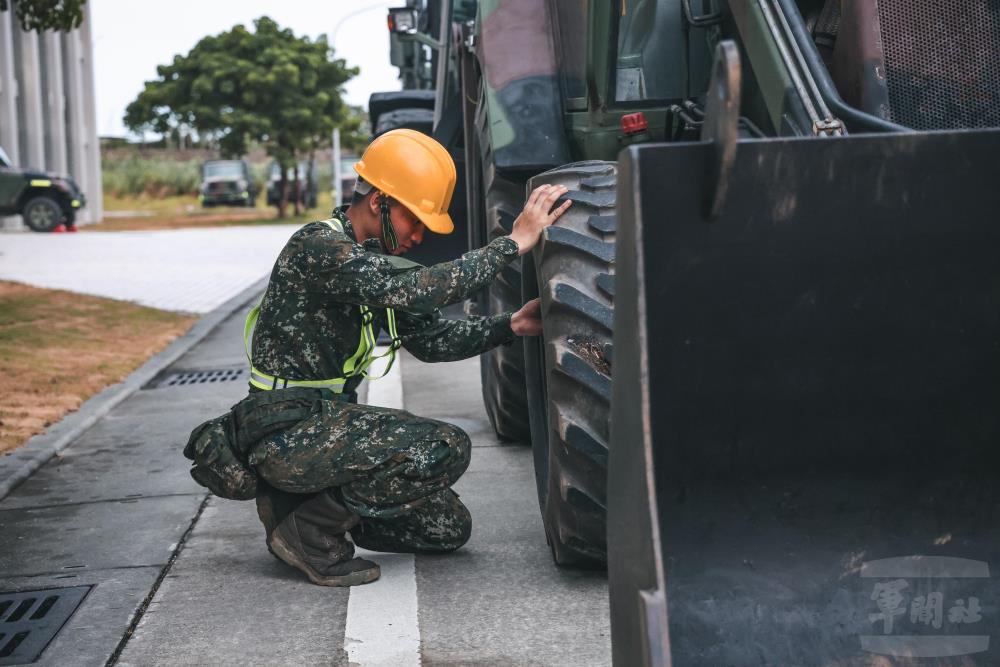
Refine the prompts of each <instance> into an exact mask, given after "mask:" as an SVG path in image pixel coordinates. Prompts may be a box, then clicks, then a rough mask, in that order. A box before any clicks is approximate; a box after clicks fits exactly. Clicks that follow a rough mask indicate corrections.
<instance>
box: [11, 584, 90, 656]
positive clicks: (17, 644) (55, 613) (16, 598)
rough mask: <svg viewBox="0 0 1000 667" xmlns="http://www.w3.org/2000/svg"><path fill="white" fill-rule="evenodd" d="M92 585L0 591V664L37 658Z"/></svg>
mask: <svg viewBox="0 0 1000 667" xmlns="http://www.w3.org/2000/svg"><path fill="white" fill-rule="evenodd" d="M91 588H92V587H91V586H72V587H69V588H46V589H41V590H35V591H17V592H12V593H0V665H23V664H27V663H32V662H35V661H36V660H38V657H39V656H40V655H41V654H42V651H44V650H45V647H46V646H48V645H49V643H51V642H52V640H53V639H54V638H55V636H56V635H57V634H59V631H60V630H62V627H63V625H65V624H66V621H68V620H69V617H70V616H72V615H73V613H74V612H75V611H76V610H77V608H78V607H79V606H80V603H81V602H83V598H85V597H87V593H89V592H90V589H91Z"/></svg>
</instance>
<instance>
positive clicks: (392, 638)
mask: <svg viewBox="0 0 1000 667" xmlns="http://www.w3.org/2000/svg"><path fill="white" fill-rule="evenodd" d="M384 352H385V348H384V347H380V348H377V349H376V351H375V353H376V354H382V353H384ZM377 363H378V362H377ZM379 368H382V366H381V365H379ZM379 372H381V371H380V370H378V369H375V374H378V373H379ZM368 404H369V405H378V406H381V407H384V408H395V409H397V410H402V409H403V376H402V360H401V359H397V360H396V363H395V364H394V365H393V367H392V369H391V370H390V371H389V373H388V374H387V375H386V376H385V377H384V378H380V379H378V380H375V381H372V382H369V384H368ZM357 555H358V556H361V557H362V558H371V559H372V560H374V561H375V562H376V563H378V564H379V566H381V568H382V576H381V578H379V580H378V581H376V582H374V583H371V584H365V585H364V586H354V587H352V588H351V596H350V598H349V599H348V602H347V623H346V625H345V628H344V648H345V649H346V650H347V656H348V660H349V661H350V663H351V664H352V665H355V664H356V665H360V667H418V666H419V665H420V626H419V624H418V620H417V572H416V562H415V560H414V557H413V554H383V553H374V552H371V551H367V550H365V549H357Z"/></svg>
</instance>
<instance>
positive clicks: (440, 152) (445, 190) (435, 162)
mask: <svg viewBox="0 0 1000 667" xmlns="http://www.w3.org/2000/svg"><path fill="white" fill-rule="evenodd" d="M354 171H356V172H358V175H359V176H361V178H363V179H364V180H365V181H366V182H367V183H369V184H371V186H372V187H374V188H376V189H378V190H379V191H381V192H383V193H385V194H387V195H389V196H390V197H392V198H393V199H395V200H396V201H398V202H399V203H400V204H402V205H403V206H405V207H406V208H407V209H409V211H410V212H411V213H413V215H415V216H417V218H419V219H420V221H421V222H422V223H424V225H426V226H427V229H429V230H431V231H432V232H436V233H438V234H451V233H452V232H453V231H454V230H455V223H453V222H452V221H451V216H449V215H448V206H449V205H450V204H451V195H452V193H453V192H454V191H455V179H456V178H457V174H456V171H455V162H454V160H452V159H451V155H449V154H448V151H447V150H446V149H445V147H444V146H442V145H441V144H439V143H438V142H436V141H435V140H434V139H432V138H430V137H428V136H427V135H426V134H423V133H421V132H417V131H416V130H390V131H388V132H386V133H385V134H383V135H381V136H379V137H377V138H376V139H375V140H374V141H373V142H371V144H370V145H369V146H368V148H367V149H365V153H364V155H362V156H361V159H360V160H359V161H358V163H357V164H355V165H354Z"/></svg>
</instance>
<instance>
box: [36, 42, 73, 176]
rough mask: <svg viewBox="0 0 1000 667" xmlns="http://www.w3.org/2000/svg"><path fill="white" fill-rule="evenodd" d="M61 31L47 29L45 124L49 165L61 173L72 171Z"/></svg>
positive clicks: (52, 169) (46, 165) (47, 164)
mask: <svg viewBox="0 0 1000 667" xmlns="http://www.w3.org/2000/svg"><path fill="white" fill-rule="evenodd" d="M60 34H61V33H59V32H56V31H54V30H47V31H46V32H45V34H44V35H43V36H42V40H44V42H45V124H44V128H45V129H44V131H45V135H46V137H47V139H48V142H47V143H48V147H49V150H48V154H47V155H46V156H45V157H46V163H45V168H46V169H48V170H50V171H54V172H56V173H59V174H65V173H66V172H68V171H69V163H68V159H67V153H66V95H65V92H64V88H63V54H62V40H61V39H60V37H59V36H60Z"/></svg>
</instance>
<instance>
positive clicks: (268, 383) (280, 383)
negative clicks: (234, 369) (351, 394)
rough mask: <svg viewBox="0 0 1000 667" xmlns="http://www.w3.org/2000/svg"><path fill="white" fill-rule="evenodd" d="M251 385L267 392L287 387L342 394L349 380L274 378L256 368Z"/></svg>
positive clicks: (253, 369) (251, 376)
mask: <svg viewBox="0 0 1000 667" xmlns="http://www.w3.org/2000/svg"><path fill="white" fill-rule="evenodd" d="M250 384H252V385H253V386H254V387H257V388H258V389H263V390H265V391H271V390H273V389H285V388H286V387H314V388H318V389H323V388H326V389H330V390H331V391H333V392H334V393H335V394H340V393H343V391H344V385H345V384H347V378H334V379H332V380H289V379H287V378H279V377H274V376H273V375H268V374H267V373H262V372H260V371H259V370H257V369H256V368H251V369H250Z"/></svg>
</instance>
